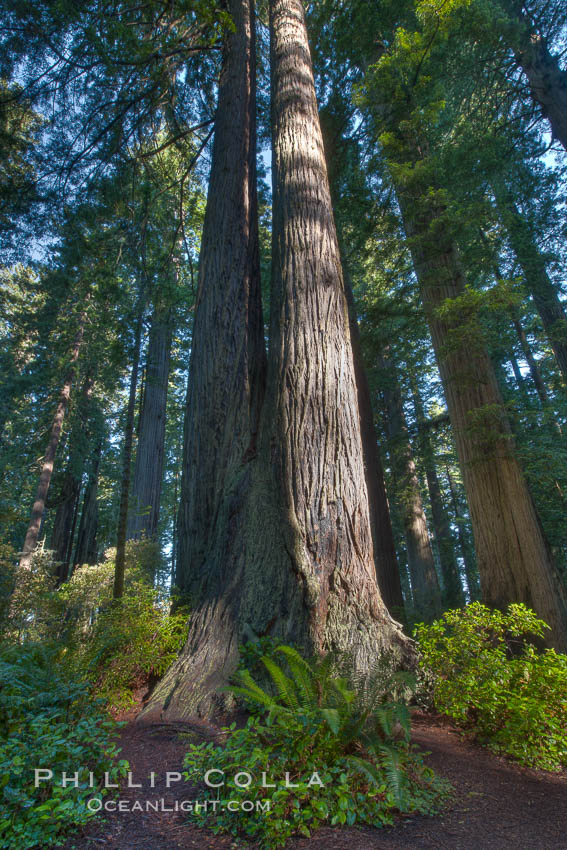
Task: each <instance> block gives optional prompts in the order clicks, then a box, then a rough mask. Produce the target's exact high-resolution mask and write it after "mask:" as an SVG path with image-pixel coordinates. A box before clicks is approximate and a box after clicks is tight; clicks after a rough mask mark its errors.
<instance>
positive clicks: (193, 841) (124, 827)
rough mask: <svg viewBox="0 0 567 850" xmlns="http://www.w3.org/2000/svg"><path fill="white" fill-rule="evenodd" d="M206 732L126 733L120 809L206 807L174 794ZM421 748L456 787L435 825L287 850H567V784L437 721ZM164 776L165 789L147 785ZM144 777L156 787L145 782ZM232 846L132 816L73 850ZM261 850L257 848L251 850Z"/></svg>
mask: <svg viewBox="0 0 567 850" xmlns="http://www.w3.org/2000/svg"><path fill="white" fill-rule="evenodd" d="M213 732H214V730H213V727H208V726H206V725H204V724H198V723H197V724H188V725H187V726H159V725H149V726H142V725H138V724H135V723H130V724H128V726H126V727H125V728H124V729H123V730H122V733H121V746H122V757H123V758H126V759H128V761H129V762H130V766H131V769H132V772H133V781H134V782H143V788H141V789H139V788H138V789H126V788H125V789H122V791H121V793H120V799H122V800H128V801H130V803H131V802H133V801H135V800H148V799H153V800H161V799H163V800H164V805H165V807H167V808H170V809H174V808H175V801H176V800H178V801H179V800H184V799H185V800H186V799H196V798H198V796H199V794H198V792H197V791H196V790H195V789H193V790H192V789H188V787H187V785H185V784H183V783H179V784H177V785H172V787H171V788H170V789H167V788H166V783H165V778H164V774H165V772H166V771H176V770H179V771H181V770H182V761H183V756H184V754H185V751H186V749H187V743H188V740H189V738H188V736H190V738H191V739H192V740H203V739H204V738H208V737H210V736H211V735H212V734H213ZM414 740H415V741H416V742H417V743H418V744H419V745H420V746H422V747H423V748H424V749H425V750H427V751H429V752H430V755H429V756H427V762H428V764H430V765H431V767H433V768H434V769H435V770H436V771H437V772H438V773H439V774H441V775H443V776H446V777H447V778H448V779H449V780H450V781H451V783H452V784H453V786H454V787H455V796H454V800H453V803H452V804H451V805H450V807H449V809H448V810H447V811H446V812H444V813H443V814H442V815H439V816H437V817H434V818H425V817H412V818H406V819H403V820H401V821H400V823H399V824H398V825H397V826H396V828H394V829H383V830H379V829H376V830H371V829H364V830H357V829H340V830H339V829H322V830H320V831H318V832H317V833H316V835H315V836H314V837H313V838H311V839H296V840H293V841H290V842H289V843H288V845H286V850H345V848H348V850H374V848H377V850H379V849H380V848H384V850H445V848H446V850H507V848H510V850H512V848H513V850H567V775H566V774H562V775H561V776H555V775H550V774H545V773H540V772H536V771H530V770H525V769H523V768H519V767H516V766H515V765H511V764H509V763H507V762H506V761H504V760H503V759H499V758H496V757H495V756H493V755H491V754H490V753H488V752H487V751H486V750H483V749H482V748H480V747H478V746H477V745H475V744H473V743H470V742H467V741H463V740H462V739H461V737H460V736H459V735H458V733H457V732H456V731H454V730H453V729H451V727H449V726H447V725H445V724H443V723H441V722H439V721H435V720H431V719H428V718H420V719H417V720H416V722H415V723H414ZM152 770H153V771H155V773H156V779H155V787H154V788H151V787H150V781H149V779H148V778H147V777H149V774H150V772H151V771H152ZM144 777H146V778H145V779H144ZM232 846H234V845H232V844H231V839H230V838H228V837H222V838H221V837H217V836H215V835H214V834H213V833H211V832H208V831H202V830H197V829H195V828H194V827H192V826H190V825H188V824H187V822H186V820H184V815H183V814H182V813H180V812H177V813H176V812H175V811H163V812H122V813H118V812H117V813H115V814H110V815H108V816H107V818H106V820H105V821H104V822H103V821H100V820H97V821H96V822H92V823H91V824H90V825H89V826H88V828H87V829H86V830H85V831H84V832H83V833H82V834H80V835H77V836H76V837H74V838H73V839H71V840H69V841H68V842H67V844H66V845H65V848H64V850H95V848H101V847H105V848H107V850H189V848H199V850H229V848H231V847H232ZM251 846H252V845H250V847H251Z"/></svg>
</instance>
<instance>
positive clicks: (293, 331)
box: [148, 0, 407, 716]
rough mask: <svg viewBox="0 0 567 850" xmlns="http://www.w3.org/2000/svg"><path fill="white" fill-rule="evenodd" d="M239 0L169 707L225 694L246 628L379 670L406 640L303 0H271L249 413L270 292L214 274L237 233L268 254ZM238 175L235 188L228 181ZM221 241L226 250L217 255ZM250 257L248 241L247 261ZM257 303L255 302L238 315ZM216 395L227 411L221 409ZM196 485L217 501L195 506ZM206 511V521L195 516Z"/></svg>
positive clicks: (187, 484) (200, 704) (248, 30)
mask: <svg viewBox="0 0 567 850" xmlns="http://www.w3.org/2000/svg"><path fill="white" fill-rule="evenodd" d="M230 11H231V15H232V18H233V21H234V23H235V32H234V33H233V34H231V35H230V36H229V38H228V39H227V54H226V62H225V68H224V70H223V75H222V77H221V85H220V89H219V105H218V116H217V128H216V134H215V147H214V152H213V165H212V172H211V182H210V189H209V209H208V210H207V218H208V219H209V220H211V219H212V217H213V214H215V215H218V216H219V218H218V220H217V222H218V223H217V228H216V230H215V232H214V234H213V233H211V232H210V229H208V227H207V220H206V221H205V232H204V236H203V247H202V252H203V256H202V258H201V278H200V292H199V304H198V308H197V309H198V312H197V316H196V321H195V336H194V341H193V352H192V359H191V370H190V378H189V381H190V390H189V395H188V423H187V430H186V447H188V449H189V451H188V452H187V455H186V461H185V469H184V486H183V492H182V506H181V511H182V512H181V514H180V535H181V538H182V541H184V542H180V549H179V566H178V578H179V577H185V582H184V584H185V587H186V588H187V589H189V588H190V589H191V590H192V592H193V596H194V599H195V607H194V609H193V612H192V615H191V621H190V633H189V638H188V641H187V644H186V646H185V649H184V651H183V652H182V654H181V656H180V658H179V659H178V661H177V662H176V663H175V664H174V665H173V667H172V668H171V669H170V670H169V672H168V674H167V675H166V676H165V678H164V679H163V680H162V682H161V683H160V685H159V686H158V688H157V690H156V692H155V694H154V696H153V699H152V701H151V703H150V706H149V709H148V711H150V712H151V711H166V712H167V714H168V715H169V716H184V715H189V714H191V713H194V712H195V711H197V712H200V713H204V712H207V711H208V710H210V707H211V703H212V702H213V701H214V698H215V691H216V689H217V688H218V686H219V685H220V684H222V683H223V682H224V681H226V678H227V676H228V675H229V674H230V673H231V672H232V671H233V670H234V668H235V665H236V663H237V658H238V644H239V643H240V642H242V641H243V640H247V639H256V638H258V637H260V636H262V635H267V634H271V635H274V636H276V637H278V638H280V639H282V640H285V641H293V642H295V643H297V644H299V645H300V646H303V648H304V649H305V650H306V651H308V652H322V651H326V650H348V651H350V652H351V653H352V657H353V660H354V663H355V664H356V665H357V666H358V667H359V668H362V669H364V668H367V667H368V666H369V665H370V664H371V663H372V661H373V660H374V659H375V657H376V655H377V653H379V652H380V650H381V649H384V648H386V647H391V646H392V645H394V644H398V645H401V646H402V647H403V648H406V645H407V644H406V641H405V639H404V638H403V636H402V635H401V631H400V630H399V628H398V627H397V625H396V624H395V623H394V622H393V621H392V620H391V618H390V616H389V614H388V612H387V611H386V608H385V606H384V603H383V602H382V599H381V597H380V594H379V591H378V587H377V584H376V575H375V568H374V560H373V549H372V534H371V528H370V519H369V508H368V495H367V488H366V481H365V474H364V464H363V452H362V440H361V434H360V417H359V411H358V400H357V387H356V380H355V371H354V364H353V354H352V347H351V342H350V332H349V315H348V307H347V302H346V297H345V291H344V284H343V279H342V271H341V263H340V257H339V250H338V244H337V238H336V232H335V226H334V221H333V215H332V208H331V200H330V193H329V186H328V180H327V172H326V167H325V159H324V152H323V144H322V138H321V131H320V127H319V118H318V112H317V102H316V97H315V88H314V84H313V73H312V68H311V60H310V55H309V47H308V42H307V33H306V28H305V21H304V13H303V6H302V3H301V0H274V1H273V2H271V4H270V29H271V69H272V126H273V139H272V146H273V150H272V162H273V175H274V208H273V214H274V222H273V236H272V238H273V244H272V256H273V261H272V290H271V327H270V354H269V362H268V375H267V385H266V394H265V400H264V404H263V407H262V414H261V421H260V429H259V432H258V435H257V438H256V427H255V422H256V419H255V417H254V416H252V415H250V413H249V411H251V412H252V413H255V411H256V410H257V407H256V406H255V405H254V404H252V403H251V402H253V401H255V400H256V399H259V398H260V397H261V392H260V387H259V386H258V384H256V385H254V384H253V383H252V382H251V381H250V374H251V371H252V370H251V369H250V366H249V365H248V362H247V360H246V359H245V358H243V359H241V360H239V359H236V360H235V359H234V356H235V354H238V353H240V352H248V351H250V352H252V351H255V352H256V358H257V359H256V363H255V365H256V369H255V370H254V371H252V374H253V375H255V376H256V377H258V376H259V375H260V374H261V370H260V368H259V367H260V365H261V362H262V358H261V351H260V352H259V351H258V348H259V345H258V344H257V340H258V338H259V335H258V332H257V326H256V324H254V323H251V322H250V321H248V327H247V326H246V324H245V320H246V318H247V317H248V316H249V315H250V312H252V313H253V315H254V316H255V315H256V313H255V312H253V311H252V310H251V307H256V306H257V305H258V302H257V301H255V300H254V301H252V300H251V297H250V291H251V290H250V286H249V285H248V281H249V280H250V277H251V275H250V274H248V275H247V274H242V273H241V274H239V275H238V276H237V278H236V280H235V281H234V284H233V286H234V285H236V284H237V287H236V289H235V290H234V289H233V290H232V293H233V297H232V299H228V298H227V297H226V296H227V295H228V294H230V293H231V289H230V286H229V284H230V282H231V276H228V275H226V274H225V275H218V276H213V271H214V269H218V268H220V263H221V262H222V261H224V260H225V257H226V255H227V252H229V251H231V250H233V249H234V246H235V245H241V246H242V255H241V257H242V259H243V260H246V262H247V263H249V262H250V257H252V258H254V257H255V253H256V252H255V249H254V245H253V244H250V238H249V235H248V234H251V235H252V237H253V239H254V241H255V234H256V227H255V223H254V221H253V220H251V219H250V217H249V215H250V209H251V207H250V206H248V205H244V206H243V205H242V204H240V206H239V207H237V205H236V203H235V200H237V199H239V198H242V197H243V195H244V197H246V191H247V190H248V191H250V186H251V185H252V184H251V182H250V180H251V178H253V173H252V172H253V169H252V168H249V169H247V168H246V167H245V165H244V163H251V162H253V159H254V154H255V151H254V146H253V145H250V144H249V140H250V138H253V136H252V134H250V132H249V130H248V128H250V127H251V125H252V124H253V103H254V101H253V98H251V97H250V95H251V93H252V92H253V89H254V86H253V83H252V79H253V67H252V63H253V50H252V45H253V29H252V26H251V10H250V7H249V5H248V4H247V3H246V2H243V0H232V3H231V6H230ZM245 57H246V58H247V61H243V59H244V58H245ZM224 110H227V112H225V111H224ZM228 115H231V117H232V118H233V120H232V121H231V123H230V126H227V120H228ZM247 140H248V145H249V146H248V147H247V148H246V141H247ZM243 145H244V146H245V155H243V154H242V146H243ZM227 157H228V162H229V167H228V168H227V167H225V168H224V170H223V169H222V166H223V165H224V163H226V161H227ZM235 175H237V176H238V177H239V180H238V181H237V180H236V179H234V183H233V184H232V187H231V185H230V182H229V184H227V182H226V181H227V180H229V181H230V180H231V179H232V178H234V177H235ZM220 181H222V183H221V182H220ZM230 188H233V190H234V193H235V194H234V195H228V194H227V191H228V190H229V189H230ZM219 189H221V190H223V191H224V196H223V195H222V194H221V196H220V197H219V194H218V192H219ZM229 201H232V203H228V202H229ZM243 212H244V213H245V215H244V217H243V215H242V213H243ZM247 212H248V215H246V213H247ZM254 212H255V210H253V209H252V213H254ZM239 214H240V215H239ZM235 215H236V219H235V218H234V216H235ZM247 221H248V222H249V228H248V229H247V230H245V231H244V234H243V222H247ZM236 222H238V223H239V228H238V229H237V230H236V233H240V234H241V238H240V241H239V242H235V241H232V242H230V241H227V240H226V239H224V238H223V239H220V240H219V235H222V234H223V233H226V228H227V227H229V225H232V226H231V227H230V229H229V230H228V233H229V234H233V233H234V230H233V227H234V224H235V223H236ZM209 228H210V224H209ZM221 228H222V229H221ZM213 236H214V239H213ZM246 237H248V238H246ZM209 240H211V241H212V244H213V245H214V246H215V248H216V254H215V265H214V266H212V267H211V266H210V265H209V263H210V257H209V253H208V252H209V251H210V250H211V248H210V247H209ZM211 247H212V246H211ZM241 261H242V260H241ZM234 264H235V258H234V257H232V265H231V267H230V268H231V270H232V268H233V266H234ZM244 268H245V269H248V270H250V269H253V268H255V266H250V265H247V264H245V265H244ZM207 270H208V272H209V276H208V277H207V276H206V272H207ZM227 287H228V289H227ZM218 289H220V290H221V292H220V293H219V292H218V291H217V290H218ZM222 296H224V297H222ZM219 301H220V304H221V307H220V308H217V311H216V313H215V312H214V311H213V309H212V307H213V306H214V305H215V304H218V303H219ZM242 303H244V304H245V305H246V304H247V303H248V305H249V306H248V310H241V311H240V318H238V317H239V313H238V312H237V308H238V305H240V304H242ZM219 313H220V316H221V317H223V318H224V321H223V322H219V320H218V316H219ZM205 331H206V332H205ZM237 334H238V335H237ZM235 341H236V342H237V343H240V344H239V345H237V346H236V348H235V345H234V343H235ZM229 342H230V343H231V346H230V348H229V349H228V352H227V345H228V343H229ZM254 343H256V346H255V347H253V346H254ZM219 346H222V347H221V348H219ZM207 349H210V356H209V358H207V359H206V361H205V360H204V352H205V351H206V350H207ZM218 352H221V353H222V354H223V359H222V360H221V361H220V362H219V364H218V367H217V368H219V369H220V378H221V384H220V386H218V387H217V385H216V384H214V383H211V379H210V365H211V364H213V365H216V363H217V359H216V358H217V353H218ZM227 354H228V355H229V357H228V358H227ZM231 357H232V358H233V359H230V358H231ZM239 364H242V365H241V367H240V369H237V366H238V365H239ZM251 365H254V361H251ZM244 367H246V368H244ZM227 375H228V376H230V378H231V380H230V382H228V380H227ZM206 379H207V380H206ZM205 390H206V392H205ZM238 391H239V392H240V396H239V395H238V394H237V392H238ZM245 391H247V392H248V393H249V395H246V394H245ZM227 393H228V394H229V395H228V398H227ZM242 395H243V398H244V401H245V402H247V404H241V406H240V408H239V411H238V413H239V416H237V415H236V411H234V410H233V409H232V407H231V403H233V402H234V399H235V397H236V398H239V397H242ZM211 407H212V408H213V410H214V412H215V413H216V416H215V419H214V422H211V421H210V420H209V419H208V418H207V411H208V410H209V409H210V408H211ZM246 413H248V419H245V420H244V423H243V422H242V416H243V415H244V414H246ZM209 415H210V414H209ZM213 426H214V427H213ZM244 426H246V427H244ZM199 451H200V452H201V453H202V457H201V456H200V455H199ZM207 453H211V454H212V455H213V457H211V458H210V459H209V457H208V456H207ZM213 461H214V462H213ZM198 486H199V488H200V489H199V490H197V487H198ZM195 493H197V494H198V493H201V495H202V499H201V501H199V500H197V502H196V504H193V500H192V499H191V498H189V497H190V496H192V495H193V494H195ZM204 498H208V499H209V501H208V502H207V504H206V505H204V504H203V501H202V500H203V499H204ZM205 507H206V508H207V509H208V510H207V512H206V513H203V512H204V508H205ZM197 512H198V513H197ZM199 515H200V516H202V518H203V519H202V521H203V523H204V526H203V527H202V528H201V527H199V528H197V527H196V526H195V525H194V522H195V519H193V518H196V517H197V516H199ZM181 520H183V522H181ZM193 534H196V535H197V546H198V548H197V547H196V546H195V541H194V540H193V539H192V538H193Z"/></svg>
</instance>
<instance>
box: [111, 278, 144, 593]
mask: <svg viewBox="0 0 567 850" xmlns="http://www.w3.org/2000/svg"><path fill="white" fill-rule="evenodd" d="M143 289H144V287H143V284H140V293H139V295H138V307H137V311H136V312H137V317H136V329H135V332H134V350H133V359H132V370H131V372H130V389H129V393H128V406H127V408H126V423H125V427H124V446H123V448H122V478H121V482H120V506H119V508H118V529H117V532H116V562H115V565H114V587H113V591H112V596H113V599H121V598H122V596H123V594H124V571H125V566H126V528H127V522H128V502H129V498H130V478H131V473H132V445H133V442H134V418H135V412H136V390H137V387H138V372H139V370H140V350H141V347H142V327H143V318H144V305H145V299H144V294H143Z"/></svg>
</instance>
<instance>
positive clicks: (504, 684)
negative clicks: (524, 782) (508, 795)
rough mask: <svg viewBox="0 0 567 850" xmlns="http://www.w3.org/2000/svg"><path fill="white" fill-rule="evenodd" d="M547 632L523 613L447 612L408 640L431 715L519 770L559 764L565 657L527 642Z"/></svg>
mask: <svg viewBox="0 0 567 850" xmlns="http://www.w3.org/2000/svg"><path fill="white" fill-rule="evenodd" d="M547 628H548V627H547V626H546V624H545V623H544V622H543V621H542V620H539V619H538V618H537V617H536V615H535V614H534V613H533V611H530V610H529V609H528V608H526V606H525V605H519V604H518V605H510V606H509V607H508V609H507V611H506V613H502V612H500V611H490V610H489V609H488V608H486V607H485V606H484V605H481V604H480V603H478V602H475V603H473V604H472V605H469V606H467V607H466V608H464V609H462V610H454V611H447V612H446V613H445V614H444V615H443V616H442V617H441V618H440V619H439V620H437V621H436V622H434V623H432V624H431V625H424V624H421V625H419V626H418V627H417V629H416V636H417V639H418V641H419V647H420V650H421V653H422V659H423V660H422V664H423V666H424V667H425V668H426V669H427V670H429V671H431V674H432V676H433V699H434V702H435V705H436V707H437V709H438V710H439V711H442V712H443V713H444V714H447V715H448V716H449V717H451V718H452V719H453V720H454V721H455V722H456V723H458V724H460V725H461V726H463V727H465V728H467V729H470V730H471V731H473V732H474V733H475V734H476V735H478V737H479V738H480V739H481V740H482V741H484V742H485V743H486V745H487V746H488V747H489V748H490V749H491V750H493V751H494V752H497V753H502V754H504V755H507V756H510V757H511V758H513V759H515V760H516V761H519V762H520V763H521V764H524V765H527V766H530V767H539V768H543V769H545V770H560V769H561V767H562V766H564V765H566V764H567V656H565V655H561V654H558V653H556V652H555V651H554V650H553V649H546V650H544V651H543V652H539V651H538V650H537V649H536V647H535V646H534V645H533V643H531V642H530V641H529V637H530V636H535V637H537V638H541V637H542V636H543V634H544V632H545V629H547Z"/></svg>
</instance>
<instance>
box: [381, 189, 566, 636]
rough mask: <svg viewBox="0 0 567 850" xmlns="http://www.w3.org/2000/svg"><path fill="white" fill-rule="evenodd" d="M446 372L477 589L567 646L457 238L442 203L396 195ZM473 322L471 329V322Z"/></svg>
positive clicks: (548, 561)
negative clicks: (448, 311)
mask: <svg viewBox="0 0 567 850" xmlns="http://www.w3.org/2000/svg"><path fill="white" fill-rule="evenodd" d="M398 197H399V199H400V202H401V206H402V209H403V216H404V223H405V227H406V232H407V233H408V236H409V237H410V239H411V249H412V254H413V259H414V265H415V270H416V274H417V277H418V281H419V285H420V291H421V297H422V300H423V305H424V308H425V313H426V316H427V320H428V323H429V328H430V331H431V337H432V341H433V347H434V350H435V355H436V358H437V362H438V365H439V371H440V373H441V378H442V381H443V386H444V390H445V397H446V399H447V408H448V410H449V415H450V417H451V423H452V426H453V432H454V435H455V443H456V447H457V453H458V456H459V462H460V466H461V470H462V473H463V481H464V485H465V490H466V494H467V500H468V504H469V509H470V515H471V522H472V527H473V532H474V539H475V549H476V553H477V563H478V569H479V573H480V579H481V586H482V593H483V598H484V600H485V601H486V603H487V604H488V605H490V606H494V607H498V608H502V607H505V606H506V605H508V604H509V603H510V602H524V603H526V604H527V605H528V606H530V607H531V608H533V609H534V610H535V611H536V612H537V614H538V615H539V616H540V617H542V619H544V620H545V621H546V622H547V623H549V625H550V626H551V630H550V632H549V633H548V635H549V637H548V640H549V642H550V644H552V645H554V646H555V647H556V648H557V649H561V650H563V649H565V648H567V594H566V592H565V588H564V586H563V584H562V582H561V579H560V576H559V574H558V572H557V569H556V567H555V564H554V562H553V559H552V556H551V552H550V549H549V546H548V545H547V542H546V540H545V538H544V535H543V531H542V528H541V524H540V521H539V517H538V515H537V513H536V509H535V506H534V504H533V501H532V498H531V496H530V493H529V491H528V487H527V484H526V481H525V479H524V477H523V475H522V472H521V469H520V466H519V464H518V461H517V458H516V456H515V450H514V441H513V438H512V434H511V430H510V426H509V423H508V419H507V416H506V411H505V408H504V405H503V402H502V399H501V396H500V392H499V389H498V386H497V382H496V378H495V375H494V370H493V367H492V364H491V362H490V358H489V356H488V353H487V350H486V347H485V344H484V341H483V339H482V331H481V329H480V327H478V326H475V325H474V324H473V323H472V322H471V319H470V316H468V315H466V314H465V315H463V314H462V311H461V310H458V311H457V310H455V311H454V312H453V315H449V316H440V314H439V310H440V308H442V307H445V308H447V307H448V306H450V304H451V300H452V299H455V298H458V296H460V295H462V294H463V292H464V291H465V277H464V274H463V270H462V267H461V264H460V260H459V257H458V254H457V249H456V247H455V245H454V244H453V243H452V242H451V241H450V237H449V236H445V235H444V233H443V232H442V231H441V230H440V228H439V226H438V218H439V216H440V215H442V214H443V211H442V210H437V211H433V210H432V209H431V207H430V204H424V203H423V201H421V204H420V201H419V199H416V198H413V197H412V196H411V193H410V194H409V195H408V194H406V195H404V193H403V190H402V191H400V192H399V195H398ZM471 328H474V330H471Z"/></svg>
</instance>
